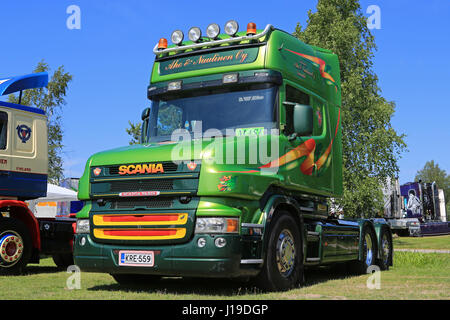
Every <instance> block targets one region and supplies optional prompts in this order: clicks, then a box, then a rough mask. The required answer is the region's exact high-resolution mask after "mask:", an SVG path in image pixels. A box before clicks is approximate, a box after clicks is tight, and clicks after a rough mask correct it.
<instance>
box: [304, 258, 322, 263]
mask: <svg viewBox="0 0 450 320" xmlns="http://www.w3.org/2000/svg"><path fill="white" fill-rule="evenodd" d="M318 261H320V258H306V262H318Z"/></svg>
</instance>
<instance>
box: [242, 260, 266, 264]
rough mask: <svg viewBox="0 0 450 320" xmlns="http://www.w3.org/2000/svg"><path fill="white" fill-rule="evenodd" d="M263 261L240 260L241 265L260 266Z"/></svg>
mask: <svg viewBox="0 0 450 320" xmlns="http://www.w3.org/2000/svg"><path fill="white" fill-rule="evenodd" d="M263 262H264V260H263V259H244V260H241V264H260V263H263Z"/></svg>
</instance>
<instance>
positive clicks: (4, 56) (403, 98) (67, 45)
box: [0, 0, 450, 183]
mask: <svg viewBox="0 0 450 320" xmlns="http://www.w3.org/2000/svg"><path fill="white" fill-rule="evenodd" d="M70 5H77V6H79V7H80V9H81V29H80V30H69V29H68V28H67V26H66V20H67V19H68V18H69V14H67V13H66V9H67V7H69V6H70ZM370 5H377V6H379V8H380V10H381V29H375V30H372V32H373V34H374V35H375V40H376V43H377V46H378V51H377V52H376V54H375V59H374V70H375V72H376V74H377V75H378V77H379V85H380V88H381V89H382V95H383V96H384V97H385V98H386V99H387V100H389V101H394V102H395V103H396V114H395V116H394V118H393V121H392V123H393V126H394V127H395V129H396V130H397V132H399V133H404V134H406V135H407V137H406V142H407V144H408V149H409V152H407V153H404V154H403V155H402V159H401V160H400V162H399V164H400V170H401V171H400V182H401V183H404V182H407V181H409V180H413V179H414V176H415V173H416V172H417V170H419V169H421V168H422V167H423V166H424V164H425V162H426V161H428V160H435V161H436V162H437V163H439V165H440V167H441V168H443V169H444V170H446V171H447V173H450V160H449V159H450V148H449V145H450V143H449V142H450V130H449V127H450V123H449V119H450V99H449V93H450V59H448V52H450V33H449V26H448V24H449V21H450V2H449V1H448V0H429V1H406V0H396V1H392V0H391V1H376V0H370V1H365V0H364V1H361V7H362V10H363V13H365V12H366V9H367V8H368V7H369V6H370ZM315 7H316V0H303V1H298V0H295V1H291V0H289V1H287V0H278V1H235V0H229V1H226V2H218V1H148V0H147V1H144V0H141V1H138V0H128V1H125V0H122V1H120V0H91V1H87V0H84V1H76V0H71V1H65V0H59V1H54V0H41V1H32V0H29V1H24V0H17V1H2V9H1V11H0V28H1V29H0V30H1V33H2V44H1V50H0V78H2V77H7V76H11V75H22V74H27V73H30V72H31V71H32V70H33V69H34V67H35V66H36V64H37V63H38V62H39V61H40V60H41V59H45V61H46V62H47V63H48V64H49V65H50V66H51V67H52V68H53V69H56V68H57V67H58V66H60V65H64V67H65V69H66V71H68V72H70V73H71V74H72V75H73V76H74V79H73V81H72V82H71V83H70V87H69V91H68V94H67V96H66V100H67V105H66V106H64V108H63V110H64V111H63V128H64V145H65V148H64V159H65V174H66V176H68V177H80V176H81V174H82V172H83V170H84V165H85V162H86V160H87V158H88V157H89V156H90V155H91V154H93V153H95V152H97V151H101V150H105V149H111V148H115V147H118V146H122V145H126V144H128V141H129V136H128V135H127V134H126V132H125V128H127V127H128V120H131V121H133V122H137V121H138V120H139V119H140V114H141V111H142V109H143V108H144V107H146V106H148V100H147V98H146V88H147V86H148V83H149V79H150V71H151V67H152V64H153V60H154V55H153V53H152V49H153V47H154V45H155V43H156V42H157V41H158V39H159V38H161V37H166V38H169V37H170V33H171V32H172V31H173V30H175V29H181V30H183V31H184V32H185V34H186V32H187V30H188V29H189V28H190V27H192V26H199V27H201V28H202V29H203V30H204V29H205V28H206V26H207V25H208V24H209V23H212V22H216V23H218V24H219V25H221V26H223V25H224V23H225V22H226V21H228V20H230V19H235V20H237V21H238V22H239V24H240V26H241V28H244V27H245V26H246V24H247V23H248V22H250V21H252V22H255V23H256V24H257V25H258V27H259V28H263V27H264V26H265V25H266V24H269V23H270V24H272V25H274V26H275V27H277V28H280V29H283V30H285V31H288V32H292V31H293V30H294V28H295V26H296V24H297V23H298V22H300V24H301V25H303V26H305V25H306V20H307V11H308V10H310V9H311V10H313V11H315ZM366 15H367V16H369V14H366Z"/></svg>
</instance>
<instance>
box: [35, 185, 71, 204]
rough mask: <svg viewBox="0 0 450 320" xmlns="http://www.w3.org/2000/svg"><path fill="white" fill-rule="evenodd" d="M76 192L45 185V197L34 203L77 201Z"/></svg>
mask: <svg viewBox="0 0 450 320" xmlns="http://www.w3.org/2000/svg"><path fill="white" fill-rule="evenodd" d="M77 200H78V198H77V192H76V191H73V190H70V189H66V188H63V187H59V186H55V185H54V184H47V196H46V197H44V198H38V199H36V200H35V201H36V202H49V201H77Z"/></svg>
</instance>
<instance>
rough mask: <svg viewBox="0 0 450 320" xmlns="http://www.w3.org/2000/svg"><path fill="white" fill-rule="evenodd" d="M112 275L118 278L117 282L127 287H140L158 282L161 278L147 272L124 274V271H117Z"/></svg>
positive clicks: (115, 278)
mask: <svg viewBox="0 0 450 320" xmlns="http://www.w3.org/2000/svg"><path fill="white" fill-rule="evenodd" d="M111 276H112V277H113V278H114V280H116V282H117V283H118V284H119V285H121V286H125V287H130V286H134V287H140V286H145V285H149V284H151V283H155V282H158V281H159V280H161V277H160V276H153V275H145V274H122V273H115V274H111Z"/></svg>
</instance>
